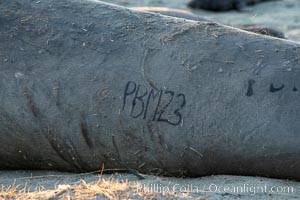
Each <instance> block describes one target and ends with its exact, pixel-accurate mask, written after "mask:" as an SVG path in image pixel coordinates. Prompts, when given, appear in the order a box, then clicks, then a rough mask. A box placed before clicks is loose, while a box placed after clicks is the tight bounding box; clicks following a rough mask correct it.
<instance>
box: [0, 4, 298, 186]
mask: <svg viewBox="0 0 300 200" xmlns="http://www.w3.org/2000/svg"><path fill="white" fill-rule="evenodd" d="M31 2H32V1H30V0H3V1H1V4H0V22H1V26H0V51H1V56H0V57H1V59H0V67H1V69H0V70H1V73H0V81H1V84H0V95H1V98H0V168H1V169H51V170H67V171H95V170H98V169H99V168H100V166H101V165H102V164H104V166H105V167H106V168H108V169H111V168H120V167H121V166H120V165H119V164H118V163H120V161H122V163H126V164H127V165H128V166H129V167H130V168H132V169H135V170H138V171H139V172H141V173H161V174H165V175H177V176H180V175H185V176H190V177H198V176H205V175H211V174H235V175H237V174H238V175H253V176H267V177H275V178H289V179H297V180H300V162H299V156H300V135H299V128H300V124H299V117H300V116H299V113H300V104H299V102H300V94H299V92H298V91H299V88H300V80H299V75H300V74H299V73H300V70H299V67H300V65H299V51H300V45H299V44H297V43H292V42H288V41H285V40H280V39H273V38H269V37H268V38H267V37H261V36H259V35H257V34H249V33H247V32H245V31H239V30H237V29H232V28H230V27H227V26H222V25H218V24H214V23H211V22H209V23H207V22H196V21H187V20H183V19H179V18H176V19H175V18H171V17H164V16H162V15H158V14H153V13H142V12H134V11H132V10H129V9H125V8H122V7H118V6H112V5H110V4H105V3H101V2H98V1H81V0H78V1H77V0H63V1H62V0H48V1H43V2H41V3H39V4H32V3H31ZM296 89H298V90H296ZM116 161H118V162H116Z"/></svg>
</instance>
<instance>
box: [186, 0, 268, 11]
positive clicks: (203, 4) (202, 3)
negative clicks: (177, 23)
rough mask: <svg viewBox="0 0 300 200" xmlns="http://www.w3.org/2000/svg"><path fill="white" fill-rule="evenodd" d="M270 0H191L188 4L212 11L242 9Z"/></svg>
mask: <svg viewBox="0 0 300 200" xmlns="http://www.w3.org/2000/svg"><path fill="white" fill-rule="evenodd" d="M264 1H271V0H191V1H190V2H189V3H188V6H189V7H191V8H200V9H205V10H212V11H227V10H242V9H243V8H244V7H246V6H248V5H253V4H256V3H259V2H264Z"/></svg>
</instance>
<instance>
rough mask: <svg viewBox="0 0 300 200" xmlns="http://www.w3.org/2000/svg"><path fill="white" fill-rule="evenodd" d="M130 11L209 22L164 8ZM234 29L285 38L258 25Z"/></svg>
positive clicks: (183, 11) (187, 13) (136, 8)
mask: <svg viewBox="0 0 300 200" xmlns="http://www.w3.org/2000/svg"><path fill="white" fill-rule="evenodd" d="M132 9H133V10H136V11H142V12H154V13H159V14H162V15H167V16H171V17H179V18H184V19H188V20H195V21H204V22H209V21H210V20H208V19H205V18H203V17H200V16H197V15H194V14H193V13H191V12H188V11H185V10H180V9H173V8H165V7H134V8H132ZM236 28H239V29H242V30H245V31H250V32H253V33H258V34H261V35H268V36H272V37H278V38H285V35H284V33H282V32H281V31H279V30H276V29H274V28H269V27H262V26H259V25H240V26H236Z"/></svg>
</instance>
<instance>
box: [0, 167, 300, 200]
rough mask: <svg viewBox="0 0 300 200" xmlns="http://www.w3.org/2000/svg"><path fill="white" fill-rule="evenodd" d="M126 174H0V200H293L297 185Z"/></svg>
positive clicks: (248, 179) (250, 179)
mask: <svg viewBox="0 0 300 200" xmlns="http://www.w3.org/2000/svg"><path fill="white" fill-rule="evenodd" d="M143 176H144V177H145V179H144V180H138V178H137V177H136V176H134V175H130V174H125V173H124V174H122V173H119V174H113V175H112V174H104V175H100V174H99V173H86V174H73V173H63V172H51V171H47V172H46V171H2V172H0V185H2V192H0V198H5V199H6V198H10V197H13V198H18V199H30V198H32V199H70V198H71V199H212V200H213V199H214V200H215V199H243V200H246V199H247V200H248V199H276V200H277V199H298V198H299V197H300V183H299V182H295V181H288V180H277V179H268V178H261V177H245V176H209V177H202V178H168V177H157V176H150V175H143Z"/></svg>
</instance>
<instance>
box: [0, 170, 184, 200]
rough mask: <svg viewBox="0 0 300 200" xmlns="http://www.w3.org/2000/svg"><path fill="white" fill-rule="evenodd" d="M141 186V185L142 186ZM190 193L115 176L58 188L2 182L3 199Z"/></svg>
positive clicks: (149, 196)
mask: <svg viewBox="0 0 300 200" xmlns="http://www.w3.org/2000/svg"><path fill="white" fill-rule="evenodd" d="M139 188H140V189H139ZM189 197H190V196H189V194H188V193H185V194H178V193H175V192H170V193H160V192H157V191H144V190H143V189H141V182H138V181H128V180H127V179H126V180H118V179H115V178H114V177H113V176H111V177H110V178H103V177H102V176H101V175H99V179H98V180H97V181H95V182H90V183H87V182H85V181H84V180H83V179H81V180H80V181H79V182H76V183H70V184H65V185H58V186H57V187H56V189H53V190H48V189H45V188H44V187H42V186H41V187H38V188H34V190H33V191H32V190H31V188H30V187H29V186H27V185H26V186H25V187H24V188H19V185H15V183H14V184H12V185H9V186H3V185H2V188H1V191H0V199H49V200H52V199H177V198H180V199H182V198H184V199H185V198H189Z"/></svg>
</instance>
